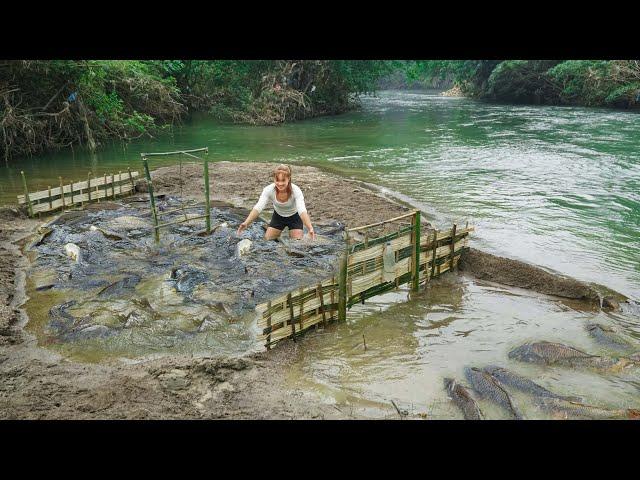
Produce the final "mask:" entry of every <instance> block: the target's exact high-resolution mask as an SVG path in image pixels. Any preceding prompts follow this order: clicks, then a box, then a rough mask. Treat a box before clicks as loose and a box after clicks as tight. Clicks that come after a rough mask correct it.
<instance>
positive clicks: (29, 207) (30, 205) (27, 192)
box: [20, 171, 33, 218]
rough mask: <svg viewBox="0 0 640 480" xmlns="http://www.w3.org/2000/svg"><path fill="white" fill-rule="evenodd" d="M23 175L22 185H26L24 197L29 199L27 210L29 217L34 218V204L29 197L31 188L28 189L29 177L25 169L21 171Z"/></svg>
mask: <svg viewBox="0 0 640 480" xmlns="http://www.w3.org/2000/svg"><path fill="white" fill-rule="evenodd" d="M20 174H21V175H22V186H23V187H24V199H25V200H26V201H27V211H28V212H29V218H33V205H32V204H31V199H30V198H29V190H28V189H27V177H25V175H24V171H20Z"/></svg>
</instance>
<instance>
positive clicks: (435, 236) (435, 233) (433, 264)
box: [431, 228, 438, 278]
mask: <svg viewBox="0 0 640 480" xmlns="http://www.w3.org/2000/svg"><path fill="white" fill-rule="evenodd" d="M437 245H438V229H437V228H436V229H435V230H434V231H433V256H432V257H431V278H433V277H434V275H435V273H436V250H437V248H436V246H437Z"/></svg>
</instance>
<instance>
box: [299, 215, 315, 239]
mask: <svg viewBox="0 0 640 480" xmlns="http://www.w3.org/2000/svg"><path fill="white" fill-rule="evenodd" d="M300 218H301V219H302V223H304V226H305V227H307V230H309V235H311V239H312V240H315V239H316V232H315V231H314V230H313V226H312V225H311V218H309V214H308V213H307V212H302V213H301V214H300Z"/></svg>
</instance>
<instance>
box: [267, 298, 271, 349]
mask: <svg viewBox="0 0 640 480" xmlns="http://www.w3.org/2000/svg"><path fill="white" fill-rule="evenodd" d="M267 311H268V312H269V315H267V328H268V329H269V334H268V335H267V350H271V300H269V301H268V302H267Z"/></svg>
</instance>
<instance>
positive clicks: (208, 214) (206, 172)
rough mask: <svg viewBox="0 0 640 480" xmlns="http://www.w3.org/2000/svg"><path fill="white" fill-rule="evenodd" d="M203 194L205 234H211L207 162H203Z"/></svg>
mask: <svg viewBox="0 0 640 480" xmlns="http://www.w3.org/2000/svg"><path fill="white" fill-rule="evenodd" d="M204 194H205V212H206V213H205V214H206V216H207V220H206V221H207V233H211V199H210V198H209V160H205V161H204Z"/></svg>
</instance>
